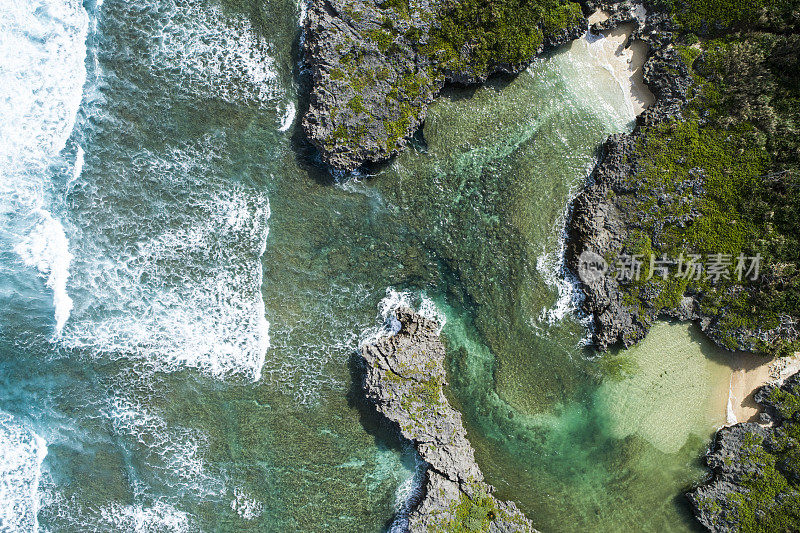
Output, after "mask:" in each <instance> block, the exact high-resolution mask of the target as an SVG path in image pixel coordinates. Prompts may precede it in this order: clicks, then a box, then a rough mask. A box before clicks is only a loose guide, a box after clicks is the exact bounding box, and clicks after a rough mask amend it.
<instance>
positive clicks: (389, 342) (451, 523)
mask: <svg viewBox="0 0 800 533" xmlns="http://www.w3.org/2000/svg"><path fill="white" fill-rule="evenodd" d="M395 317H396V319H397V320H398V322H399V324H400V329H399V331H397V332H396V333H394V334H393V335H391V336H388V337H383V338H380V339H378V340H377V341H375V342H374V343H372V344H367V345H365V346H364V347H363V348H362V350H361V354H362V356H363V357H364V360H365V361H366V362H367V371H366V376H365V379H364V389H365V391H366V396H367V398H368V399H370V400H371V401H372V402H373V403H374V404H375V406H376V408H377V409H378V411H380V412H381V413H382V414H383V415H384V416H386V418H388V419H389V420H391V421H392V422H394V423H396V424H398V426H399V428H400V433H401V434H402V436H403V437H404V438H406V439H409V440H410V441H411V442H412V443H413V444H414V446H415V447H416V448H417V451H418V453H419V455H420V457H421V458H422V459H423V460H424V461H425V463H426V474H425V477H426V482H425V483H426V485H425V489H424V490H425V492H424V496H423V498H422V501H420V502H419V503H418V504H417V506H416V508H415V509H414V510H413V511H412V512H411V515H410V517H409V530H410V531H411V532H413V533H423V532H443V533H449V532H452V533H459V532H466V531H490V532H498V533H499V532H508V533H511V532H525V531H528V532H532V531H533V526H532V525H531V523H530V521H529V520H528V519H527V518H525V516H524V515H523V514H522V512H521V511H519V509H517V507H516V505H515V504H514V503H513V502H503V501H499V500H497V499H496V498H494V497H493V496H492V492H493V491H494V488H493V487H492V486H491V485H489V484H487V483H486V482H484V481H483V474H482V473H481V471H480V469H479V468H478V465H477V463H476V462H475V452H474V450H473V449H472V446H471V445H470V443H469V441H468V440H467V433H466V430H465V429H464V426H463V424H462V422H461V414H460V413H458V411H456V410H455V409H453V408H452V407H451V406H450V404H449V403H448V401H447V398H446V397H445V395H444V391H443V390H442V387H443V385H444V384H445V383H446V380H447V375H446V372H445V369H444V359H445V348H444V345H443V344H442V341H441V340H440V338H439V334H438V333H437V330H438V327H439V326H438V324H437V323H436V322H435V321H433V320H429V319H427V318H424V317H422V316H420V315H417V314H415V313H414V312H413V311H412V310H410V309H407V308H400V309H398V310H396V311H395Z"/></svg>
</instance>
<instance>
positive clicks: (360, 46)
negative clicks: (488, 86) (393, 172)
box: [303, 0, 586, 171]
mask: <svg viewBox="0 0 800 533" xmlns="http://www.w3.org/2000/svg"><path fill="white" fill-rule="evenodd" d="M450 7H452V3H451V2H449V1H448V0H420V1H415V2H413V5H412V4H410V3H409V2H408V1H406V0H388V1H387V0H311V2H310V5H309V9H308V15H307V17H306V20H305V25H304V34H305V36H304V41H303V42H304V59H305V63H306V64H307V65H308V67H309V68H310V70H311V72H312V76H313V79H312V87H311V93H310V98H309V100H310V101H309V108H308V110H307V111H306V113H305V116H304V118H303V129H304V131H305V133H306V136H307V138H308V140H309V141H310V142H311V144H312V145H314V146H315V147H316V148H317V149H318V150H319V152H320V154H321V157H322V160H323V161H324V162H325V163H326V164H328V165H330V166H331V167H333V168H334V169H337V170H345V171H350V170H354V169H356V168H358V167H360V166H362V165H364V164H367V163H376V162H381V161H385V160H387V159H389V158H390V157H392V156H393V155H395V154H397V153H400V152H401V151H403V150H404V149H405V147H406V146H407V144H408V141H409V139H410V138H411V136H412V135H413V134H414V133H415V132H416V131H417V130H418V129H419V127H420V125H421V124H422V123H423V121H424V120H425V115H426V112H427V109H428V106H429V105H430V104H431V103H432V102H433V100H434V98H435V97H436V95H437V94H438V93H439V92H440V91H441V89H442V88H443V87H444V86H445V84H447V83H457V84H475V83H481V82H483V81H485V80H486V79H487V78H488V77H489V76H491V75H494V74H498V73H506V74H518V73H519V72H522V71H523V70H524V69H525V68H527V66H528V65H529V64H530V62H531V61H532V60H533V59H534V58H535V57H536V56H538V55H539V54H541V53H542V52H544V51H546V50H551V49H554V48H557V47H559V46H561V45H563V44H566V43H568V42H570V41H572V40H574V39H576V38H578V37H580V36H581V35H582V34H583V33H584V32H585V31H586V19H585V18H584V17H583V15H580V14H576V15H575V17H574V22H571V23H568V26H567V27H565V28H556V29H553V30H552V31H550V32H546V33H544V34H543V35H542V41H541V43H540V44H539V45H538V46H536V49H535V50H534V51H533V52H534V53H530V54H529V56H527V57H524V58H520V60H519V61H510V60H509V61H506V60H503V58H496V57H489V58H488V59H486V58H483V57H481V59H476V57H477V56H478V55H479V54H482V52H483V51H481V50H477V47H476V46H474V45H472V44H471V43H464V45H463V47H462V48H461V49H460V50H458V51H456V52H455V57H451V56H452V53H453V52H452V51H447V50H444V49H443V46H444V45H443V44H442V43H441V42H439V41H438V40H437V38H436V35H435V32H436V31H438V30H440V29H441V26H442V24H443V22H442V17H443V14H444V13H446V10H447V9H448V8H450ZM445 44H448V43H445ZM445 52H448V53H450V54H451V56H447V57H448V59H443V56H444V55H445Z"/></svg>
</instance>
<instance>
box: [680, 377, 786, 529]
mask: <svg viewBox="0 0 800 533" xmlns="http://www.w3.org/2000/svg"><path fill="white" fill-rule="evenodd" d="M756 401H757V402H758V403H759V404H761V405H762V406H764V408H765V413H764V414H762V418H763V419H764V422H772V424H773V425H769V426H767V425H760V424H756V423H743V424H736V425H734V426H731V427H726V428H722V429H721V430H720V431H719V432H717V437H716V441H715V443H714V446H713V448H712V449H711V450H710V451H709V452H708V454H707V455H706V462H707V463H708V466H709V467H710V468H711V469H712V470H713V476H712V477H711V479H709V480H708V481H707V482H706V483H704V484H703V485H701V486H699V487H697V488H695V489H694V490H693V491H692V492H690V493H689V494H688V495H687V496H688V498H689V501H690V502H691V503H692V506H693V507H694V511H695V516H696V517H697V519H698V520H699V521H700V523H701V524H703V525H704V526H705V527H706V528H708V529H709V530H710V531H714V532H717V531H719V532H723V531H797V530H798V528H800V516H799V515H798V514H797V508H798V505H799V504H800V483H799V481H800V477H798V474H799V473H800V470H798V469H799V468H800V462H799V461H798V455H797V440H796V439H797V435H798V430H800V420H799V418H798V415H800V413H798V405H800V403H799V402H800V374H795V375H794V376H792V377H790V378H789V379H787V380H786V382H785V383H784V384H783V385H781V386H779V385H776V384H769V385H766V386H764V387H762V388H761V389H760V390H759V391H758V392H757V393H756Z"/></svg>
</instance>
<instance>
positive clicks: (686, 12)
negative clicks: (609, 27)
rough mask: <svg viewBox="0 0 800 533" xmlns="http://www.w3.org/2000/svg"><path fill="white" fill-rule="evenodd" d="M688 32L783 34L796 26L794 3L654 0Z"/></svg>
mask: <svg viewBox="0 0 800 533" xmlns="http://www.w3.org/2000/svg"><path fill="white" fill-rule="evenodd" d="M655 4H656V6H658V7H659V8H660V9H663V10H666V11H668V12H671V13H672V14H673V16H674V17H675V20H676V21H677V22H678V23H679V24H680V26H681V27H682V28H683V29H684V31H687V32H695V33H699V34H706V35H714V34H722V33H725V32H727V31H730V30H742V29H753V28H757V29H762V30H768V31H769V30H773V31H777V32H784V31H785V30H786V29H787V28H790V27H791V26H792V25H795V24H796V23H797V10H798V2H797V0H746V1H741V0H657V1H656V2H655Z"/></svg>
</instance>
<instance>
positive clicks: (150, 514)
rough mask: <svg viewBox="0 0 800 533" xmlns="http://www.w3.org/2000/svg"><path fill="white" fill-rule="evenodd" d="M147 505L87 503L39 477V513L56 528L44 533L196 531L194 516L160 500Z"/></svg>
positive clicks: (163, 532)
mask: <svg viewBox="0 0 800 533" xmlns="http://www.w3.org/2000/svg"><path fill="white" fill-rule="evenodd" d="M147 500H148V503H147V504H144V503H123V502H113V503H107V504H104V505H102V506H97V505H92V504H88V505H87V503H86V502H84V501H82V500H81V499H80V498H78V497H76V496H75V495H72V496H70V497H65V496H64V495H63V493H61V492H60V491H59V490H58V488H57V487H56V486H55V485H54V484H53V481H52V479H48V478H47V477H44V478H43V487H42V513H43V514H44V515H45V516H46V517H47V520H48V522H49V523H51V524H54V525H57V526H56V528H55V529H53V530H46V531H53V532H55V531H62V530H64V531H119V532H125V533H184V532H185V533H188V532H190V531H192V532H194V531H199V529H198V527H197V524H196V523H195V520H194V517H193V516H192V515H190V514H189V513H187V512H185V511H181V510H179V509H177V508H176V507H175V506H174V505H172V504H170V503H168V502H166V501H164V500H162V499H150V498H147Z"/></svg>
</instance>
